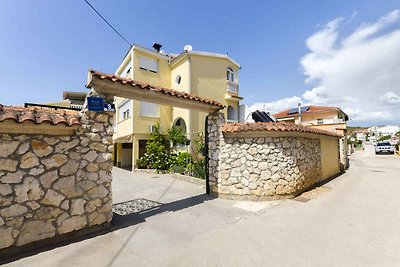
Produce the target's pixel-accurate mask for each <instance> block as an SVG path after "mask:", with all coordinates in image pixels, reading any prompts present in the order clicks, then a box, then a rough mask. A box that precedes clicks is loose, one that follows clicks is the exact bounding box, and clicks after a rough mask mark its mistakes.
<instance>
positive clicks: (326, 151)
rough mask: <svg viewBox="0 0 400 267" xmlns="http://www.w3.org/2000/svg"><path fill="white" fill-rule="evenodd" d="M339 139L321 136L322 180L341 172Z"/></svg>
mask: <svg viewBox="0 0 400 267" xmlns="http://www.w3.org/2000/svg"><path fill="white" fill-rule="evenodd" d="M339 166H340V164H339V139H338V138H335V137H329V136H321V180H324V179H326V178H329V177H331V176H333V175H336V174H338V173H339V172H340V167H339Z"/></svg>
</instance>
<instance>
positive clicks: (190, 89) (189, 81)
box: [185, 50, 193, 152]
mask: <svg viewBox="0 0 400 267" xmlns="http://www.w3.org/2000/svg"><path fill="white" fill-rule="evenodd" d="M185 53H186V55H187V57H188V69H189V70H188V84H189V88H188V91H189V92H188V93H189V94H191V93H192V68H191V64H190V56H189V53H188V51H187V50H186V51H185ZM188 124H189V125H188V128H189V134H190V136H192V110H191V109H189V122H188ZM189 148H190V152H192V151H193V142H190V144H189Z"/></svg>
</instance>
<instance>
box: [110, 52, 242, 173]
mask: <svg viewBox="0 0 400 267" xmlns="http://www.w3.org/2000/svg"><path fill="white" fill-rule="evenodd" d="M153 47H154V50H153V49H147V48H144V47H141V46H138V45H134V46H133V47H132V48H131V49H130V50H129V52H128V53H127V55H126V56H125V58H124V59H123V61H122V63H121V65H120V66H119V67H118V69H117V71H116V72H115V75H117V76H121V77H124V78H129V79H132V80H135V81H137V82H140V83H142V84H150V85H152V86H161V87H164V88H169V89H174V90H178V91H182V92H187V93H191V94H193V95H197V96H200V97H205V98H208V99H213V100H215V101H218V102H220V103H223V104H224V105H225V106H226V108H225V109H224V113H225V118H227V120H228V122H236V121H238V118H239V101H240V100H242V98H241V97H240V96H239V94H238V88H239V80H238V71H239V70H240V65H239V64H238V63H237V62H235V61H234V60H233V59H231V58H230V57H229V56H227V55H223V54H217V53H209V52H200V51H193V50H192V48H191V46H185V48H184V50H183V51H182V52H181V53H180V54H165V53H163V52H162V51H160V47H161V46H160V45H158V44H154V45H153ZM115 103H116V122H115V134H114V143H115V148H116V149H115V153H114V161H115V163H116V164H117V166H121V167H130V166H133V167H134V166H135V164H136V160H137V159H138V158H140V157H141V156H143V154H144V153H145V145H146V142H147V140H148V139H149V137H150V133H151V131H152V126H153V125H154V124H156V123H159V124H160V127H161V131H162V132H163V133H166V132H167V131H168V129H170V128H171V127H172V126H179V127H181V128H182V130H183V132H185V133H186V134H187V136H188V138H189V139H192V138H194V137H196V135H197V134H199V133H200V132H204V125H205V118H206V115H207V114H206V113H203V112H199V111H191V110H186V109H181V108H176V107H171V106H164V105H157V104H152V103H147V102H143V101H137V100H130V99H124V98H116V101H115Z"/></svg>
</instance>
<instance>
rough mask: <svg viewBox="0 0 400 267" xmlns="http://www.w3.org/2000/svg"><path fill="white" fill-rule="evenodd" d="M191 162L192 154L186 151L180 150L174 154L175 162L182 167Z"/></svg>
mask: <svg viewBox="0 0 400 267" xmlns="http://www.w3.org/2000/svg"><path fill="white" fill-rule="evenodd" d="M191 162H192V155H190V153H188V152H181V153H179V154H178V155H177V156H176V162H175V164H176V165H178V166H181V167H184V168H187V166H188V165H189V164H190V163H191Z"/></svg>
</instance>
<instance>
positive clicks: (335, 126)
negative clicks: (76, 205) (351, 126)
mask: <svg viewBox="0 0 400 267" xmlns="http://www.w3.org/2000/svg"><path fill="white" fill-rule="evenodd" d="M273 116H274V117H275V118H276V119H277V120H278V121H286V122H292V123H294V124H301V125H304V126H308V127H313V128H317V129H321V130H326V131H330V132H334V133H336V134H339V135H341V136H342V138H341V139H340V143H339V147H340V162H341V169H342V171H344V170H345V169H346V168H348V166H349V162H348V156H347V150H348V146H347V140H346V127H347V124H346V122H347V121H348V120H349V117H348V116H347V114H346V113H344V112H343V111H342V110H341V109H340V108H338V107H328V106H313V105H310V106H300V105H299V106H298V107H296V108H291V109H287V110H284V111H282V112H278V113H275V114H273Z"/></svg>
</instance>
